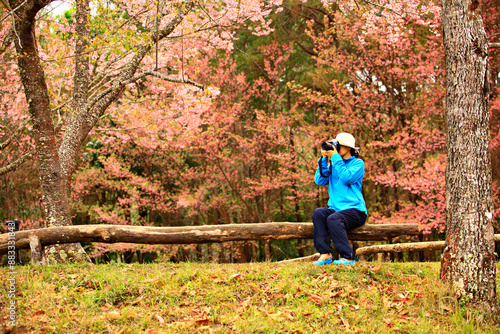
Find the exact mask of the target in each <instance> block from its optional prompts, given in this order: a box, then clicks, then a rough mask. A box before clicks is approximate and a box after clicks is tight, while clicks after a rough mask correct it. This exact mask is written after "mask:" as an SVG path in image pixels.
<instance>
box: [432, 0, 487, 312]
mask: <svg viewBox="0 0 500 334" xmlns="http://www.w3.org/2000/svg"><path fill="white" fill-rule="evenodd" d="M442 4H443V39H444V46H445V57H446V58H445V59H446V93H447V94H446V118H447V127H448V130H447V131H448V137H447V151H448V152H447V154H448V158H447V166H446V248H445V250H444V254H443V257H442V261H441V278H442V279H443V280H445V281H449V282H450V283H451V285H452V287H453V289H454V291H455V293H456V295H457V297H458V298H461V299H462V300H464V301H468V302H469V303H471V304H472V305H475V306H480V307H484V308H486V309H490V310H492V309H495V308H496V291H495V275H496V268H495V255H494V249H495V243H494V235H493V233H494V232H493V225H492V219H493V202H492V189H491V182H492V181H491V158H490V133H489V110H488V98H489V82H488V79H489V78H488V77H489V71H488V41H487V38H486V33H485V30H484V26H483V22H482V19H481V15H480V11H481V10H480V7H479V5H480V3H479V1H478V0H443V2H442Z"/></svg>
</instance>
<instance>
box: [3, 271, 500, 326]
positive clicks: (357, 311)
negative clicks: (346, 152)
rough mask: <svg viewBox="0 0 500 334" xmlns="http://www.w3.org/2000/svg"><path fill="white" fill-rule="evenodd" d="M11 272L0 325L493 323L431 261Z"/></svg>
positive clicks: (5, 272)
mask: <svg viewBox="0 0 500 334" xmlns="http://www.w3.org/2000/svg"><path fill="white" fill-rule="evenodd" d="M8 272H9V270H8V268H1V269H0V276H2V277H7V276H8ZM15 277H16V293H17V295H16V316H17V320H16V325H17V327H16V328H14V329H12V328H11V327H9V326H8V324H7V318H6V317H5V315H6V314H7V310H6V306H7V303H8V299H7V298H3V297H2V299H1V301H0V307H1V310H2V311H1V312H2V313H1V315H0V319H1V325H0V333H1V332H2V327H3V328H4V329H3V330H4V331H7V332H8V331H9V330H11V333H26V332H28V333H31V332H34V333H499V332H500V330H499V327H498V325H499V318H498V317H497V318H491V317H485V316H484V315H482V314H481V313H480V312H478V311H475V310H469V309H467V308H465V307H464V306H462V305H460V304H459V303H457V301H456V300H455V299H454V298H453V296H452V294H451V293H450V291H449V290H448V288H447V286H446V285H444V284H443V283H442V282H441V281H440V280H439V263H390V264H377V263H374V264H368V263H365V264H360V265H357V266H354V267H352V266H341V267H338V266H333V265H330V266H322V267H321V266H319V267H318V266H314V265H312V264H311V263H292V264H290V263H289V264H277V263H252V264H213V263H181V264H172V263H155V264H146V265H139V264H132V265H128V264H111V265H110V264H108V265H94V266H87V265H64V266H53V267H42V268H35V267H32V266H25V267H17V268H16V276H15ZM5 281H6V279H4V282H5ZM497 291H500V289H497ZM7 292H8V291H7V284H4V285H3V286H2V287H0V295H2V296H7V295H8V294H7Z"/></svg>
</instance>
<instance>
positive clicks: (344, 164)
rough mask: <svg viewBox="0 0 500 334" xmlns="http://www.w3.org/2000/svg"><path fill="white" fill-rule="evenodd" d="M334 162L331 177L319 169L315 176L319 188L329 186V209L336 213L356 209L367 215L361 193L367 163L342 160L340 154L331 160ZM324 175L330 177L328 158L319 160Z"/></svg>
mask: <svg viewBox="0 0 500 334" xmlns="http://www.w3.org/2000/svg"><path fill="white" fill-rule="evenodd" d="M330 160H331V162H332V173H331V175H330V176H329V177H323V176H321V174H320V171H319V167H318V169H317V170H316V175H315V176H314V182H316V184H317V185H318V186H326V185H328V194H329V195H330V199H329V200H328V207H329V208H330V209H332V210H334V211H335V212H338V211H342V210H347V209H356V210H359V211H363V212H364V213H366V214H367V211H366V204H365V200H364V198H363V194H362V193H361V187H362V186H363V177H364V176H365V163H364V161H363V160H361V159H358V158H355V157H350V158H349V159H345V160H344V159H342V157H341V156H340V154H334V155H333V156H332V157H331V158H330ZM318 162H320V165H321V171H322V172H323V175H328V173H329V172H330V171H329V165H328V158H319V160H318Z"/></svg>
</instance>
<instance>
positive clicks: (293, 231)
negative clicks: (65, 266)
mask: <svg viewBox="0 0 500 334" xmlns="http://www.w3.org/2000/svg"><path fill="white" fill-rule="evenodd" d="M417 233H418V226H417V224H385V225H375V224H374V225H371V224H368V225H363V226H361V227H358V228H356V229H354V230H350V231H348V233H347V234H348V236H349V239H351V240H361V241H375V240H387V236H388V235H389V236H398V235H415V234H417ZM30 235H37V236H38V238H39V240H40V243H41V245H42V246H46V245H52V244H55V243H59V244H65V243H75V242H104V243H116V242H130V243H139V244H202V243H210V242H224V241H247V240H271V239H275V240H289V239H311V238H312V237H313V224H312V223H261V224H224V225H204V226H183V227H151V226H131V225H76V226H60V227H49V228H41V229H35V230H24V231H18V232H16V249H26V248H29V237H30ZM7 249H8V235H7V234H0V254H3V253H5V252H6V251H7ZM269 252H270V253H269V256H271V255H272V253H271V252H272V250H269ZM266 259H270V258H267V257H266Z"/></svg>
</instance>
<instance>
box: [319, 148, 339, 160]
mask: <svg viewBox="0 0 500 334" xmlns="http://www.w3.org/2000/svg"><path fill="white" fill-rule="evenodd" d="M336 153H337V150H336V149H335V147H334V148H333V150H328V151H325V150H321V155H322V156H324V157H327V158H328V159H330V158H331V157H332V156H333V155H334V154H336Z"/></svg>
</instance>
